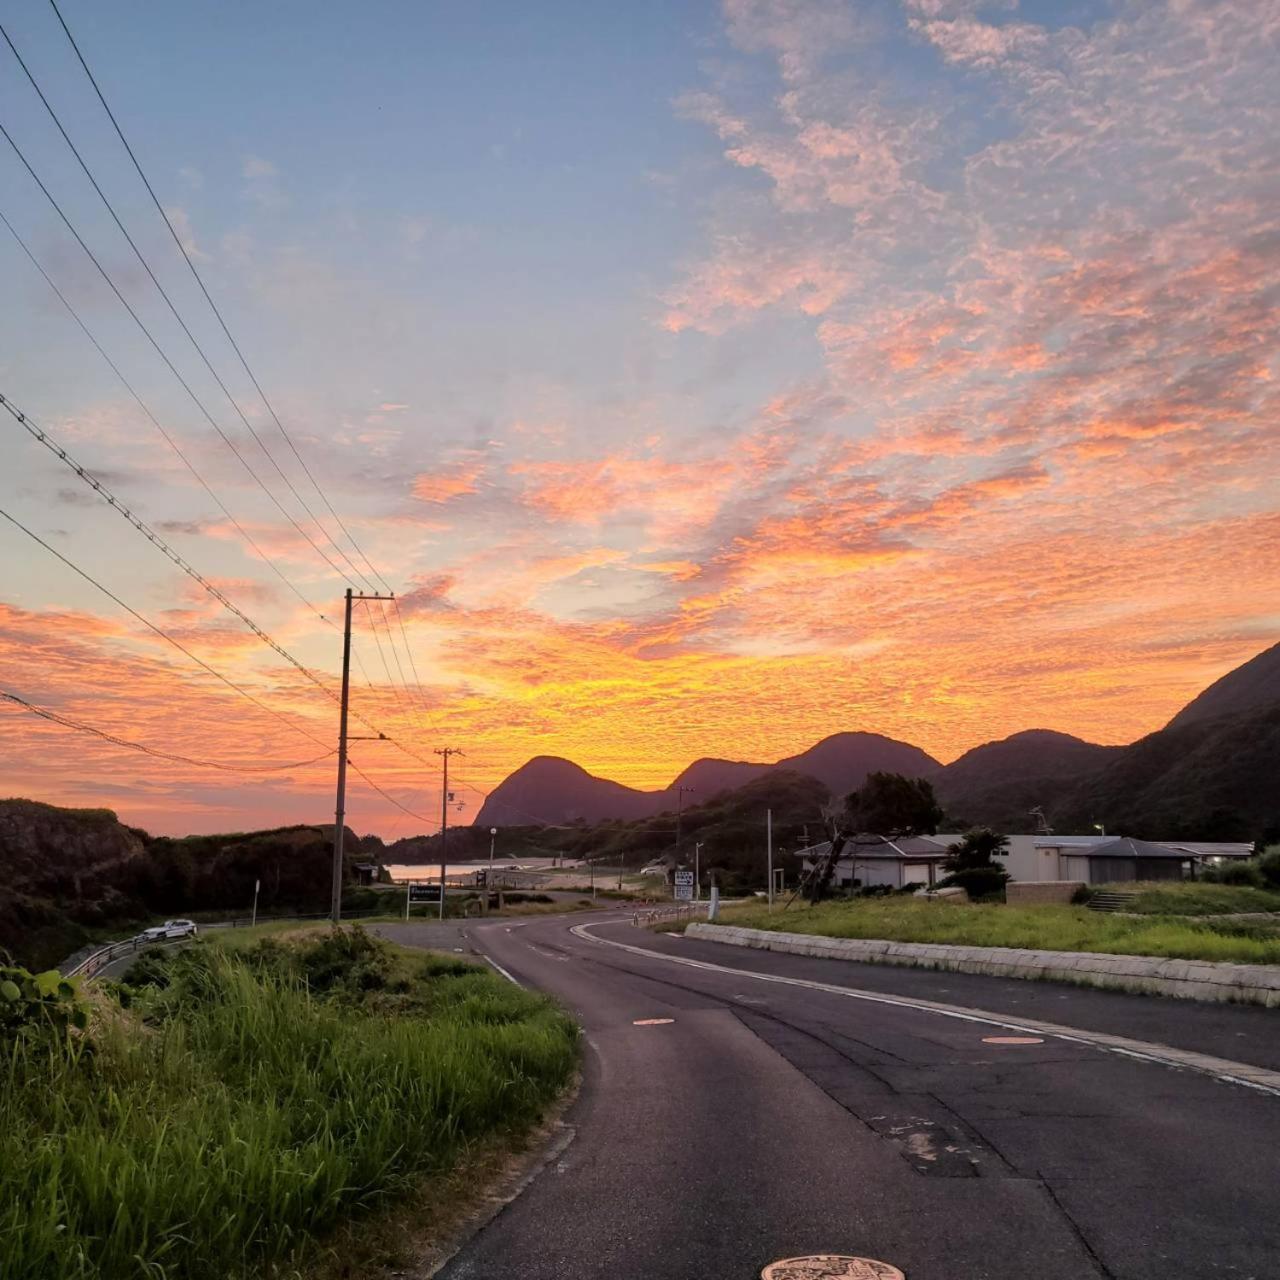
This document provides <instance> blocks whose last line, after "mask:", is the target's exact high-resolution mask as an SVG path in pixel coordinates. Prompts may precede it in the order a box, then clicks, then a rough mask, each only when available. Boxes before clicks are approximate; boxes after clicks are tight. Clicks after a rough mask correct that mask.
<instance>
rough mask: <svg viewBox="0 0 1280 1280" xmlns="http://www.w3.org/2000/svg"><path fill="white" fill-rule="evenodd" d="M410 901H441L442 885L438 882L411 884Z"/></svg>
mask: <svg viewBox="0 0 1280 1280" xmlns="http://www.w3.org/2000/svg"><path fill="white" fill-rule="evenodd" d="M409 901H410V902H439V901H440V886H439V885H438V884H411V885H410V886H409Z"/></svg>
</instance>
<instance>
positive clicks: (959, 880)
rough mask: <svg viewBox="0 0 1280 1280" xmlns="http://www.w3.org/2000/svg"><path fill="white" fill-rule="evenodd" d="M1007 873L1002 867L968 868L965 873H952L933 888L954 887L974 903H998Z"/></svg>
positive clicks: (1007, 876)
mask: <svg viewBox="0 0 1280 1280" xmlns="http://www.w3.org/2000/svg"><path fill="white" fill-rule="evenodd" d="M1008 879H1009V873H1008V872H1007V871H1006V870H1005V869H1004V868H1003V867H969V868H968V869H967V870H965V871H953V872H952V873H951V874H950V875H949V876H944V877H943V878H942V879H941V880H939V881H938V883H937V884H936V885H935V886H934V887H935V888H938V889H949V888H951V887H952V885H955V886H957V887H959V888H961V889H963V890H964V891H965V893H967V894H968V895H969V897H970V898H971V899H972V900H973V901H974V902H978V901H982V900H984V899H985V900H987V901H999V900H1001V899H1003V897H1004V886H1005V883H1006V881H1007V880H1008Z"/></svg>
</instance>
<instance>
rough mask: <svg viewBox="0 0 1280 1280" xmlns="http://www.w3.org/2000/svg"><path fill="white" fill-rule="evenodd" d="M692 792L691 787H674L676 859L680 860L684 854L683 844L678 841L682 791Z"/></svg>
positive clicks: (682, 798)
mask: <svg viewBox="0 0 1280 1280" xmlns="http://www.w3.org/2000/svg"><path fill="white" fill-rule="evenodd" d="M686 791H687V792H688V793H689V794H690V795H692V794H693V788H692V787H676V861H677V862H680V861H681V860H682V858H683V856H684V846H683V845H682V844H681V843H680V818H681V814H682V811H683V809H684V793H685V792H686Z"/></svg>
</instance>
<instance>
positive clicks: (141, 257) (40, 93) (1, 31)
mask: <svg viewBox="0 0 1280 1280" xmlns="http://www.w3.org/2000/svg"><path fill="white" fill-rule="evenodd" d="M0 37H3V38H4V41H5V43H6V44H7V45H8V46H9V51H10V52H11V53H12V54H13V56H14V58H16V59H17V62H18V65H19V66H20V67H21V68H22V71H23V73H24V74H25V75H26V77H27V80H28V81H29V82H30V84H31V87H32V88H33V89H34V90H35V92H36V96H37V97H39V99H40V102H41V104H42V105H43V106H44V109H45V111H46V112H47V113H48V115H49V118H50V119H51V120H52V121H53V123H54V125H55V127H56V128H57V130H58V132H59V133H60V134H61V135H62V140H63V141H64V142H65V143H66V144H67V146H68V147H69V148H70V150H71V154H72V155H73V156H75V158H76V163H77V164H79V166H80V168H81V170H82V171H83V172H84V176H85V177H86V178H88V180H89V183H90V185H91V186H92V187H93V189H94V191H95V192H96V193H97V195H98V198H99V199H100V200H101V201H102V203H103V205H104V206H105V208H106V210H107V212H108V213H109V214H110V215H111V220H112V221H113V222H114V223H115V224H116V227H117V229H118V230H119V232H120V234H121V235H122V236H124V238H125V241H126V242H127V243H128V245H129V248H130V249H131V250H133V255H134V257H135V258H137V259H138V262H139V263H140V264H141V266H142V269H143V270H144V271H145V272H146V273H147V276H148V278H149V279H150V280H151V283H152V284H153V285H154V286H155V288H156V291H157V292H158V293H159V294H160V296H161V298H163V299H164V302H165V305H166V306H167V307H168V308H169V311H170V313H171V314H172V316H173V318H174V319H175V320H176V321H177V322H178V325H179V326H180V327H181V329H182V332H183V333H184V334H186V336H187V339H188V341H189V342H190V343H191V345H192V347H194V348H195V351H196V354H197V355H198V356H199V357H200V359H201V361H202V362H203V363H204V366H205V368H206V369H207V370H208V371H209V374H210V376H211V377H212V378H213V380H214V381H215V382H216V383H217V384H218V387H219V388H220V389H221V391H222V393H223V395H224V396H226V398H227V402H228V403H229V404H230V405H231V407H232V409H233V410H234V411H235V413H236V416H237V417H238V418H239V419H240V421H241V422H242V423H243V424H244V426H245V429H246V430H247V431H248V432H249V435H250V436H251V437H252V438H253V441H254V443H255V444H257V446H258V448H259V449H261V450H262V453H263V455H264V456H265V457H266V459H267V461H268V462H270V463H271V465H272V466H273V467H274V468H275V469H276V472H277V474H278V475H279V476H280V479H281V480H283V481H284V483H285V486H286V487H287V488H288V490H289V492H290V493H291V494H293V496H294V498H295V499H296V500H297V502H298V504H299V505H300V506H301V507H302V509H303V511H305V512H306V513H307V515H308V517H309V518H310V519H311V521H312V522H313V523H314V524H315V526H316V528H317V529H318V530H319V531H320V534H321V536H322V537H323V538H325V539H326V540H327V541H328V542H329V544H330V545H331V546H332V547H333V549H334V550H335V551H336V552H337V553H338V555H339V556H341V557H342V558H343V559H344V560H345V561H346V563H347V566H348V568H350V570H351V571H352V572H353V573H354V574H355V576H356V578H358V579H363V581H364V583H365V585H366V586H369V587H371V588H372V585H373V584H372V583H371V582H370V581H369V579H367V578H365V577H364V574H363V573H362V572H361V570H360V569H358V568H357V567H356V565H355V563H354V562H353V561H352V560H351V558H350V556H348V555H347V554H346V552H345V551H343V550H342V548H341V547H340V546H338V544H337V542H336V541H335V540H334V539H333V537H332V536H331V535H330V534H329V533H328V532H327V531H326V530H325V528H324V526H323V525H322V524H321V523H320V521H319V520H318V519H317V518H316V515H315V513H314V512H313V511H312V510H311V508H310V507H309V506H308V505H307V502H306V500H305V499H304V498H303V497H302V495H301V494H300V493H299V492H298V491H297V489H296V488H295V487H294V484H293V481H292V480H290V479H289V477H288V475H287V474H286V473H285V471H284V469H283V468H282V467H281V466H280V464H279V463H278V462H277V461H276V459H275V458H274V457H273V456H272V454H271V451H270V450H269V449H268V448H267V446H266V444H265V443H264V442H263V440H262V438H261V437H260V436H259V435H258V433H257V431H256V430H255V429H254V426H253V423H251V422H250V421H249V419H248V417H247V416H246V415H245V413H244V411H243V410H242V409H241V408H240V405H239V403H238V402H237V401H236V398H235V396H233V395H232V394H231V391H230V388H228V386H227V384H226V383H225V382H224V381H223V380H222V377H221V375H220V374H219V373H218V371H217V369H216V368H214V365H213V362H212V361H211V360H210V359H209V357H208V355H207V354H206V353H205V350H204V347H203V346H202V345H201V344H200V341H199V339H198V338H197V337H196V336H195V334H194V333H192V332H191V329H190V327H189V326H188V324H187V322H186V321H185V320H184V319H183V318H182V314H181V312H179V310H178V308H177V307H176V306H175V305H174V302H173V299H172V298H170V296H169V293H168V291H167V290H166V289H165V287H164V285H162V284H161V283H160V280H159V278H158V277H157V276H156V273H155V271H154V270H152V267H151V264H150V262H148V261H147V258H146V255H145V254H144V253H143V252H142V250H141V249H139V248H138V245H137V242H136V241H135V240H134V238H133V236H131V235H130V234H129V230H128V228H127V227H126V226H125V225H124V223H123V222H122V221H121V219H120V215H119V214H118V213H116V210H115V206H114V205H113V204H112V203H111V200H110V199H109V198H108V196H107V194H106V192H104V191H103V189H102V187H101V185H100V184H99V183H98V180H97V178H96V177H94V174H93V171H92V170H91V169H90V168H89V165H88V164H87V163H86V161H85V159H84V157H83V156H82V155H81V154H80V150H79V148H78V147H77V146H76V144H75V143H74V142H73V141H72V139H71V135H70V134H68V133H67V131H66V129H65V128H64V126H63V124H62V121H61V119H60V118H59V117H58V113H57V112H56V111H55V110H54V109H53V105H52V103H50V101H49V99H48V98H47V97H46V96H45V93H44V90H43V89H41V87H40V83H39V81H38V80H37V79H36V78H35V76H34V75H33V74H32V72H31V69H30V68H29V67H28V66H27V64H26V61H25V60H24V59H23V57H22V54H21V53H19V52H18V48H17V46H16V45H15V44H14V43H13V41H12V39H10V37H9V33H8V31H6V30H5V28H4V25H3V24H2V23H0ZM24 163H25V161H24ZM28 168H30V166H28ZM32 176H33V177H34V176H35V175H34V172H33V173H32ZM206 417H208V414H206ZM210 422H211V425H214V426H215V429H216V424H215V423H213V420H212V419H211V418H210ZM219 435H222V432H221V431H220V430H219ZM223 439H224V441H225V442H226V443H227V445H228V447H229V448H231V449H232V450H233V452H236V456H237V457H239V456H240V455H239V452H238V451H237V450H235V446H234V445H232V444H231V441H230V439H229V438H228V437H226V436H223ZM241 461H242V462H243V461H244V459H243V458H241ZM259 484H260V485H261V486H262V488H263V491H264V492H266V493H267V495H268V497H270V498H271V499H272V501H273V502H275V504H276V506H277V507H278V508H279V510H280V512H281V514H282V515H284V516H285V518H286V519H288V520H290V521H291V522H292V523H293V525H294V527H295V528H296V529H297V530H298V532H299V533H301V534H302V535H303V537H305V538H307V540H308V541H309V542H311V545H312V546H313V548H314V549H315V550H316V552H317V554H319V555H320V556H322V557H323V558H324V560H325V562H326V563H327V564H328V565H329V567H330V568H331V569H333V571H334V572H335V573H337V574H338V575H339V576H340V577H345V574H344V573H343V571H342V570H341V569H339V568H338V566H337V565H335V564H334V563H333V561H332V560H330V559H329V557H328V555H327V554H326V553H325V552H324V550H323V549H322V548H321V547H320V546H319V544H317V543H315V542H314V541H313V540H312V539H311V537H310V535H309V534H307V533H306V531H305V530H304V529H303V528H302V526H301V525H300V524H298V522H297V521H296V520H294V518H293V516H292V515H291V514H290V513H289V512H288V511H286V510H285V507H284V505H283V503H281V502H279V501H278V500H277V499H276V498H275V496H274V495H273V494H271V493H270V491H269V490H267V488H266V485H265V484H264V483H263V482H262V481H259Z"/></svg>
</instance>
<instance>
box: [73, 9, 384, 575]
mask: <svg viewBox="0 0 1280 1280" xmlns="http://www.w3.org/2000/svg"><path fill="white" fill-rule="evenodd" d="M49 3H50V5H51V6H52V8H53V12H54V13H55V14H56V15H57V18H58V23H59V25H60V26H61V27H62V30H63V32H64V33H65V35H66V37H67V40H68V41H70V44H71V48H72V49H73V50H74V51H75V55H76V58H77V59H78V60H79V63H80V66H81V67H82V68H83V69H84V73H85V75H86V76H87V77H88V79H89V83H90V84H91V85H92V86H93V91H94V93H95V94H96V95H97V97H98V101H99V102H100V103H101V104H102V109H103V111H105V112H106V113H107V119H108V120H110V121H111V125H112V128H114V129H115V131H116V137H118V138H119V139H120V143H121V145H122V146H123V147H124V149H125V151H126V152H127V153H128V156H129V159H130V160H131V161H132V162H133V167H134V169H135V170H136V171H137V174H138V177H139V178H140V179H141V180H142V185H143V186H144V187H146V189H147V194H148V195H149V196H150V197H151V203H152V204H154V205H155V207H156V212H157V213H159V215H160V217H161V218H162V219H163V220H164V224H165V226H166V227H167V228H168V229H169V235H170V236H171V237H172V238H173V242H174V244H176V245H177V246H178V251H179V253H181V254H182V257H183V259H184V261H185V262H186V264H187V266H188V268H189V269H190V271H191V275H192V277H193V278H194V279H195V282H196V284H197V285H199V286H200V292H201V293H202V294H203V295H204V299H205V301H206V302H207V303H208V304H209V309H210V310H211V311H212V312H213V314H214V316H215V317H216V318H217V321H218V324H219V326H220V327H221V329H222V332H223V333H224V334H225V335H226V339H227V341H228V342H229V343H230V344H231V349H232V350H233V351H234V352H235V353H236V356H237V358H238V359H239V361H240V364H241V366H242V367H243V368H244V371H245V373H246V374H248V375H249V380H250V381H251V382H252V383H253V386H254V389H255V390H256V391H257V393H258V395H259V397H260V398H261V400H262V403H263V404H264V405H265V406H266V408H267V412H268V413H269V414H270V415H271V418H272V421H274V422H275V424H276V427H277V429H278V430H279V432H280V434H281V435H282V436H283V437H284V440H285V442H286V443H287V444H288V446H289V448H290V450H291V451H292V453H293V456H294V457H295V458H296V459H297V460H298V464H299V466H301V467H302V470H303V472H304V473H305V474H306V477H307V479H308V480H310V481H311V483H312V485H313V486H314V488H315V491H316V492H317V493H318V494H319V495H320V498H321V500H322V501H323V502H324V504H325V506H326V507H327V508H328V509H329V514H330V515H332V516H333V518H334V520H335V521H336V522H337V525H338V528H340V529H341V530H342V532H343V533H344V534H345V535H346V537H347V540H348V541H349V542H350V543H351V545H352V547H353V548H354V549H355V551H356V554H357V555H358V556H359V557H360V558H361V559H362V560H363V561H364V563H365V566H366V567H367V568H368V570H369V572H370V573H371V574H372V575H373V576H374V577H375V578H377V580H378V581H379V583H380V584H381V585H382V587H383V589H384V590H386V591H388V592H390V590H391V586H390V584H389V583H388V582H387V580H386V579H385V578H384V577H383V576H382V574H381V573H379V572H378V570H377V569H375V568H374V566H373V563H372V562H371V561H370V559H369V557H368V556H367V555H365V553H364V551H363V550H362V549H361V547H360V544H359V543H358V542H357V541H356V540H355V537H354V535H353V534H352V533H351V530H350V529H348V528H347V526H346V524H345V523H344V522H343V519H342V517H341V516H340V515H339V514H338V513H337V511H336V510H334V507H333V504H332V503H331V502H330V501H329V498H328V495H327V494H326V493H325V491H324V490H323V489H322V488H321V487H320V483H319V481H317V480H316V478H315V476H314V475H313V474H312V472H311V468H310V467H309V466H307V463H306V460H305V459H304V458H303V456H302V454H301V453H299V452H298V448H297V446H296V445H295V444H294V442H293V437H292V436H290V434H289V433H288V432H287V431H286V430H285V427H284V423H283V422H281V421H280V416H279V415H278V414H277V413H276V411H275V408H274V406H273V405H272V403H271V401H270V400H268V399H267V393H266V392H265V391H264V390H263V389H262V385H261V384H260V383H259V382H258V379H257V376H256V375H255V374H254V372H253V370H252V369H251V368H250V367H249V362H248V360H247V359H245V355H244V352H243V351H242V350H241V349H240V344H239V343H238V342H237V341H236V340H235V338H234V337H233V336H232V334H231V330H230V329H229V328H228V327H227V322H226V321H225V320H224V319H223V316H222V312H221V311H220V310H219V309H218V305H217V303H215V302H214V300H213V297H212V296H211V295H210V293H209V290H208V289H207V288H206V287H205V283H204V280H203V279H202V278H201V275H200V272H199V271H197V270H196V264H195V263H194V262H193V261H192V260H191V255H190V254H189V253H188V252H187V246H186V245H184V244H183V243H182V237H181V236H179V235H178V232H177V230H176V229H175V228H174V225H173V222H172V220H171V219H170V217H169V215H168V213H167V212H166V211H165V208H164V206H163V205H162V204H161V203H160V199H159V197H158V196H157V195H156V193H155V189H154V188H153V187H152V185H151V182H150V180H149V179H148V178H147V175H146V173H145V172H144V171H143V168H142V164H141V163H140V162H139V160H138V157H137V155H136V154H135V152H134V150H133V148H132V147H131V146H130V145H129V140H128V139H127V138H126V137H125V136H124V130H123V129H122V128H121V127H120V122H119V121H118V120H117V119H116V115H115V112H114V111H112V110H111V107H110V106H109V105H108V103H107V100H106V98H105V96H104V95H103V92H102V89H101V88H100V86H99V85H98V81H97V78H96V77H95V76H94V74H93V72H92V71H91V70H90V69H89V64H88V62H86V61H85V57H84V54H83V53H81V52H80V46H79V45H78V44H77V43H76V39H75V37H74V36H73V35H72V34H71V28H70V27H68V26H67V22H66V19H65V18H64V17H63V16H62V11H61V10H60V9H59V8H58V6H57V3H56V0H49ZM313 518H314V517H313ZM334 545H335V547H336V546H337V544H336V543H334ZM348 563H350V562H348Z"/></svg>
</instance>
